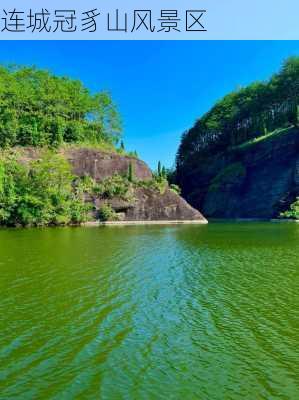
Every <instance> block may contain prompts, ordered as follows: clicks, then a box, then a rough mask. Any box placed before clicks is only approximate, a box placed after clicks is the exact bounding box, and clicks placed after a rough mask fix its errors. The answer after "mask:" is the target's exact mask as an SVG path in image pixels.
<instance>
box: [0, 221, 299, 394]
mask: <svg viewBox="0 0 299 400" xmlns="http://www.w3.org/2000/svg"><path fill="white" fill-rule="evenodd" d="M298 243H299V224H295V223H289V224H288V223H281V224H279V223H276V224H275V223H211V224H209V225H207V226H160V227H159V226H144V227H138V226H132V227H101V228H59V229H55V228H52V229H28V230H13V229H12V230H0V272H1V274H0V399H1V400H3V399H5V400H6V399H13V400H19V399H21V400H27V399H28V400H29V399H30V400H31V399H39V400H40V399H42V400H44V399H57V400H63V399H109V400H110V399H112V400H114V399H116V400H118V399H134V400H135V399H136V400H143V399H150V400H152V399H153V400H156V399H167V400H169V399H175V400H176V399H178V400H185V399H187V400H189V399H192V400H193V399H200V400H201V399H204V400H218V399H219V400H230V399H232V400H235V399H237V400H239V399H242V400H244V399H246V400H247V399H248V400H259V399H266V400H269V399H279V400H284V399H291V400H293V399H294V400H296V399H299V246H298Z"/></svg>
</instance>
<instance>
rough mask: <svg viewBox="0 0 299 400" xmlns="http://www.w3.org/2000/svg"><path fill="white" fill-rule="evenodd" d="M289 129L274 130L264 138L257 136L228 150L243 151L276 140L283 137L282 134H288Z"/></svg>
mask: <svg viewBox="0 0 299 400" xmlns="http://www.w3.org/2000/svg"><path fill="white" fill-rule="evenodd" d="M289 131H290V128H283V129H275V131H273V132H268V133H267V134H265V135H264V136H259V137H256V138H253V139H250V140H248V141H247V142H244V143H241V144H239V145H237V146H232V147H231V148H230V150H245V149H248V148H249V147H250V146H252V145H254V144H257V143H260V142H263V141H266V140H268V139H273V138H277V137H278V136H281V135H283V134H284V133H288V132H289Z"/></svg>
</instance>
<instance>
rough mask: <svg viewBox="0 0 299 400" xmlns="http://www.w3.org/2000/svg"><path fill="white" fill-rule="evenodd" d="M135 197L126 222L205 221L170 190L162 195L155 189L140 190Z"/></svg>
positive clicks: (128, 210)
mask: <svg viewBox="0 0 299 400" xmlns="http://www.w3.org/2000/svg"><path fill="white" fill-rule="evenodd" d="M134 196H135V199H136V200H135V202H134V205H133V207H130V208H128V209H127V212H126V215H125V218H124V219H125V220H126V221H138V220H140V221H151V220H155V221H160V220H163V221H172V220H175V221H180V220H185V221H194V220H201V221H203V222H204V221H205V219H204V217H203V216H202V215H201V214H200V212H199V211H197V210H195V209H194V208H193V207H191V206H190V205H189V204H188V203H187V202H186V201H185V200H184V199H183V198H182V197H180V196H179V195H178V194H176V193H175V192H173V191H172V190H170V189H166V190H165V192H164V193H163V194H161V193H159V192H157V191H155V190H153V189H144V188H138V189H136V190H135V193H134Z"/></svg>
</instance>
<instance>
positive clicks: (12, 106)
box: [0, 66, 120, 147]
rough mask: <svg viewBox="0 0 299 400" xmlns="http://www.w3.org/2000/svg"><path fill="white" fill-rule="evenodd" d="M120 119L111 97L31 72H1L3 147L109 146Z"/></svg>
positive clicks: (0, 131) (0, 143)
mask: <svg viewBox="0 0 299 400" xmlns="http://www.w3.org/2000/svg"><path fill="white" fill-rule="evenodd" d="M119 133H120V122H119V116H118V113H117V110H116V107H115V105H114V104H113V101H112V99H111V97H110V95H109V94H108V93H106V92H99V93H95V94H92V93H91V92H90V91H89V90H88V89H87V88H86V87H84V85H83V84H82V83H81V82H80V81H78V80H73V79H69V78H66V77H58V76H54V75H52V74H50V73H49V72H47V71H44V70H38V69H35V68H28V67H4V66H2V67H0V147H10V146H15V145H21V146H26V145H32V146H45V145H48V146H58V145H60V144H61V143H63V142H68V143H82V142H89V143H103V142H104V143H110V144H114V143H115V142H117V140H118V136H119Z"/></svg>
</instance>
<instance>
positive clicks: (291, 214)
mask: <svg viewBox="0 0 299 400" xmlns="http://www.w3.org/2000/svg"><path fill="white" fill-rule="evenodd" d="M280 217H281V218H288V219H298V220H299V197H297V199H296V201H295V202H294V203H293V204H291V206H290V209H289V210H287V211H285V212H283V213H281V214H280Z"/></svg>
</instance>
